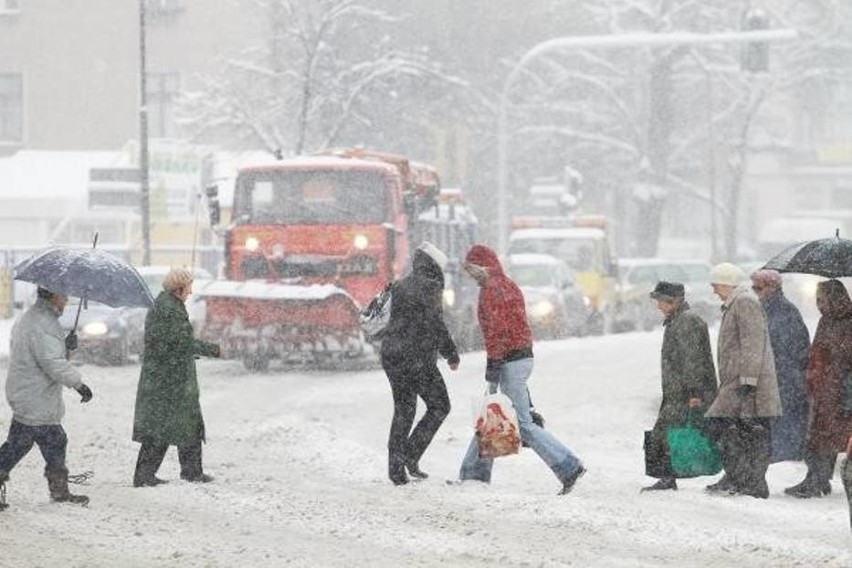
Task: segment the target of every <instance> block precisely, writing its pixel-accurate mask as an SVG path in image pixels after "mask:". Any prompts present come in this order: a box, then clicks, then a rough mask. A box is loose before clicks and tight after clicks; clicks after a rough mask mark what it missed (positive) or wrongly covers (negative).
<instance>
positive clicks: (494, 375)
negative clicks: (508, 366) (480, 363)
mask: <svg viewBox="0 0 852 568" xmlns="http://www.w3.org/2000/svg"><path fill="white" fill-rule="evenodd" d="M500 367H501V366H500V365H494V366H486V367H485V380H486V381H488V382H489V383H499V382H500Z"/></svg>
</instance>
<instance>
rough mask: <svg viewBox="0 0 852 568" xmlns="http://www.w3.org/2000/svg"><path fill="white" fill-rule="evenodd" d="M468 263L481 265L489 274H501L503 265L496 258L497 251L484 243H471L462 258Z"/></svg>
mask: <svg viewBox="0 0 852 568" xmlns="http://www.w3.org/2000/svg"><path fill="white" fill-rule="evenodd" d="M464 261H465V262H467V263H469V264H475V265H477V266H481V267H483V268H485V269H486V270H487V271H488V275H489V276H503V275H504V272H503V265H501V264H500V259H499V258H497V253H496V252H494V251H493V250H492V249H491V248H489V247H487V246H485V245H473V246H472V247H471V248H470V250H469V251H467V256H466V257H465V259H464Z"/></svg>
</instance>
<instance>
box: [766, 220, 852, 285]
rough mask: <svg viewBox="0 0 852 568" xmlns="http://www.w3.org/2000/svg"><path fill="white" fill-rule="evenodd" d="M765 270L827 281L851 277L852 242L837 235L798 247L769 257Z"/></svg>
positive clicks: (797, 245)
mask: <svg viewBox="0 0 852 568" xmlns="http://www.w3.org/2000/svg"><path fill="white" fill-rule="evenodd" d="M764 268H769V269H772V270H777V271H778V272H798V273H801V274H816V275H817V276H825V277H826V278H842V277H844V276H852V240H849V239H841V238H840V231H838V232H837V234H836V235H835V236H833V237H831V238H828V239H817V240H814V241H805V242H803V243H798V244H795V245H793V246H790V247H788V248H786V249H784V250H783V251H781V252H780V253H778V254H777V255H775V256H774V257H772V258H771V259H770V260H769V262H767V263H766V265H765V266H764Z"/></svg>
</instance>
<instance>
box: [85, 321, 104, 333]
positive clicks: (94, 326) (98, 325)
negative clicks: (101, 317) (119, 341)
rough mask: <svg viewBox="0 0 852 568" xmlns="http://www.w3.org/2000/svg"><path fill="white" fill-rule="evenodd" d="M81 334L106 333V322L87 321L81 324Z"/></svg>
mask: <svg viewBox="0 0 852 568" xmlns="http://www.w3.org/2000/svg"><path fill="white" fill-rule="evenodd" d="M82 331H83V335H94V336H98V335H106V334H107V332H108V331H109V328H108V327H107V324H105V323H104V322H102V321H93V322H89V323H87V324H86V325H84V326H83V329H82Z"/></svg>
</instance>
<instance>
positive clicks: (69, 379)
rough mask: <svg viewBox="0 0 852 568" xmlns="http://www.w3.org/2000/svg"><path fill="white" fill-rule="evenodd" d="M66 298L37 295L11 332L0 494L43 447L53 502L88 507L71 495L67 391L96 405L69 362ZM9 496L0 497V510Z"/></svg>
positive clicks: (0, 452)
mask: <svg viewBox="0 0 852 568" xmlns="http://www.w3.org/2000/svg"><path fill="white" fill-rule="evenodd" d="M67 301H68V297H67V296H63V295H61V294H57V293H54V292H51V291H50V290H48V289H46V288H42V287H40V288H39V289H38V299H37V301H36V303H35V304H33V306H32V307H30V308H29V309H28V310H27V311H26V312H25V313H24V315H23V316H21V319H20V320H18V321H17V322H16V323H15V325H14V326H13V327H12V335H11V350H10V360H9V372H8V375H7V377H6V399H7V400H8V402H9V406H10V407H11V408H12V424H11V426H10V427H9V435H8V438H7V439H6V442H5V443H4V444H3V446H2V447H0V489H3V487H2V486H3V485H4V483H5V482H6V481H7V480H8V479H9V472H10V471H11V470H12V468H14V467H15V465H17V464H18V462H19V461H21V459H23V457H24V456H25V455H27V453H29V451H30V450H31V449H32V447H33V444H38V447H39V450H41V453H42V456H44V461H45V468H44V476H45V477H46V478H47V485H48V488H49V490H50V498H51V499H52V500H53V501H57V502H63V503H76V504H80V505H86V504H87V503H88V502H89V498H88V497H86V496H85V495H74V494H72V493H71V492H69V490H68V468H67V467H65V449H66V447H67V445H68V438H67V437H66V435H65V430H64V429H63V428H62V417H63V415H64V414H65V406H64V405H63V402H62V387H63V386H64V387H68V388H73V389H75V390H76V391H77V392H78V393H80V396H81V397H82V399H81V400H82V402H89V401H90V400H91V399H92V391H91V389H89V387H88V386H86V385H85V384H84V383H83V380H82V377H81V376H80V372H79V371H78V370H77V369H75V368H74V367H72V366H71V364H70V363H68V360H67V359H66V349H65V338H64V333H63V331H62V328H61V326H60V325H59V316H60V315H61V314H62V311H63V310H64V309H65V303H66V302H67ZM3 494H4V491H0V509H3V508H5V503H4V502H3V501H2V496H3Z"/></svg>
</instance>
